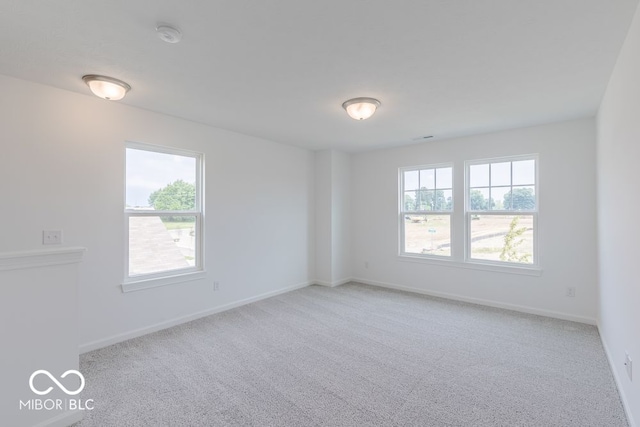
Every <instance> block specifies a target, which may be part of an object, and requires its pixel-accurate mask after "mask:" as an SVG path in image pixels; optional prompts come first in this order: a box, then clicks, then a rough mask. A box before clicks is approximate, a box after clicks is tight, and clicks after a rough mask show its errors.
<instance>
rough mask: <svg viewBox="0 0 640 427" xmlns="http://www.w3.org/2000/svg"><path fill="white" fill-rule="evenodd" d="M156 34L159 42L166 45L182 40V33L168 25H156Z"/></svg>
mask: <svg viewBox="0 0 640 427" xmlns="http://www.w3.org/2000/svg"><path fill="white" fill-rule="evenodd" d="M156 33H158V37H159V38H160V40H162V41H164V42H167V43H178V42H179V41H180V40H181V39H182V33H181V32H180V30H178V29H177V28H174V27H172V26H170V25H164V24H163V25H158V27H157V28H156Z"/></svg>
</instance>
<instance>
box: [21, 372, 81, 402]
mask: <svg viewBox="0 0 640 427" xmlns="http://www.w3.org/2000/svg"><path fill="white" fill-rule="evenodd" d="M40 374H44V375H46V376H48V377H49V378H50V379H51V381H53V382H54V383H56V385H57V386H58V388H60V390H62V391H64V392H65V393H67V394H68V395H69V396H75V395H76V394H78V393H80V392H81V391H82V389H84V376H83V375H82V374H81V373H80V372H78V371H76V370H75V369H69V370H68V371H67V372H65V373H64V374H62V375H60V378H64V377H66V376H67V375H69V374H75V375H77V376H78V378H80V388H79V389H77V390H76V391H69V390H67V389H66V388H65V386H63V385H62V384H60V381H58V380H57V379H56V378H55V377H54V376H53V375H51V373H50V372H49V371H45V370H44V369H39V370H37V371H35V372H34V373H33V374H31V376H30V377H29V387H31V391H33V392H34V393H35V394H37V395H40V396H44V395H45V394H49V392H51V390H53V387H49V388H48V389H46V390H45V391H40V390H37V389H36V388H35V387H34V386H33V379H34V378H35V377H36V376H38V375H40Z"/></svg>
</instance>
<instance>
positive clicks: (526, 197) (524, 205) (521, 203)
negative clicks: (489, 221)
mask: <svg viewBox="0 0 640 427" xmlns="http://www.w3.org/2000/svg"><path fill="white" fill-rule="evenodd" d="M504 197H505V201H509V202H510V203H511V204H512V205H513V206H512V208H511V209H513V210H514V211H523V210H533V209H535V208H536V193H535V187H513V196H512V193H511V192H509V193H508V194H505V196H504Z"/></svg>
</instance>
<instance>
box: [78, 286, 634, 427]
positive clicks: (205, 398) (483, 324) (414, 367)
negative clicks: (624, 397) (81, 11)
mask: <svg viewBox="0 0 640 427" xmlns="http://www.w3.org/2000/svg"><path fill="white" fill-rule="evenodd" d="M80 368H81V371H82V372H83V373H84V374H85V377H86V388H85V391H83V393H82V397H83V398H85V399H88V398H92V399H94V401H95V409H94V410H93V411H90V412H87V414H86V415H85V420H84V421H82V422H81V423H79V424H78V425H79V426H82V427H85V426H100V427H108V426H119V427H122V426H562V427H567V426H580V427H585V426H607V427H615V426H626V425H627V423H626V419H625V415H624V411H623V408H622V406H621V403H620V399H619V396H618V393H617V390H616V387H615V384H614V381H613V377H612V375H611V372H610V369H609V366H608V364H607V361H606V357H605V354H604V351H603V349H602V345H601V343H600V338H599V336H598V332H597V329H596V328H595V327H593V326H588V325H583V324H578V323H572V322H566V321H561V320H554V319H548V318H544V317H539V316H533V315H527V314H520V313H515V312H510V311H505V310H500V309H494V308H488V307H482V306H476V305H471V304H465V303H459V302H454V301H448V300H443V299H437V298H429V297H424V296H420V295H414V294H409V293H404V292H398V291H392V290H385V289H381V288H375V287H370V286H365V285H360V284H348V285H344V286H341V287H338V288H333V289H331V288H325V287H319V286H311V287H308V288H304V289H300V290H298V291H294V292H290V293H287V294H284V295H281V296H278V297H274V298H270V299H268V300H264V301H260V302H257V303H254V304H250V305H248V306H244V307H240V308H237V309H234V310H231V311H227V312H225V313H220V314H217V315H213V316H210V317H207V318H204V319H201V320H197V321H194V322H191V323H188V324H185V325H181V326H178V327H175V328H171V329H167V330H164V331H160V332H157V333H154V334H151V335H147V336H144V337H141V338H137V339H134V340H130V341H127V342H124V343H121V344H117V345H114V346H111V347H108V348H105V349H101V350H97V351H94V352H91V353H88V354H85V355H83V356H82V357H81V366H80Z"/></svg>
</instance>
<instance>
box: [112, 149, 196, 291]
mask: <svg viewBox="0 0 640 427" xmlns="http://www.w3.org/2000/svg"><path fill="white" fill-rule="evenodd" d="M125 151H126V178H125V182H126V184H125V188H126V191H125V194H126V196H125V197H126V200H125V232H126V251H125V252H126V257H125V265H126V274H125V284H123V290H134V289H139V288H140V287H136V286H130V284H131V283H135V282H141V281H142V282H146V283H147V284H148V282H149V281H152V280H153V279H166V278H167V277H178V276H181V277H182V278H184V275H185V274H189V273H194V272H198V271H202V270H203V265H202V252H203V251H202V248H203V245H202V230H203V214H202V211H203V209H202V206H203V205H202V167H203V165H202V163H203V156H202V154H199V153H193V152H188V151H183V150H176V149H170V148H165V147H158V146H153V145H146V144H138V143H127V144H126V147H125ZM168 283H170V282H167V281H165V282H162V283H158V285H159V284H168ZM128 284H129V285H128ZM147 284H145V285H144V286H142V287H149V286H148V285H147ZM152 286H157V285H152Z"/></svg>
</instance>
